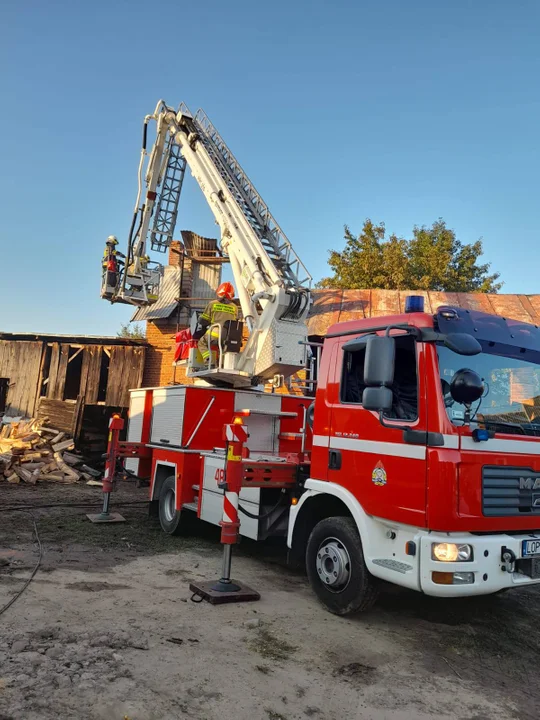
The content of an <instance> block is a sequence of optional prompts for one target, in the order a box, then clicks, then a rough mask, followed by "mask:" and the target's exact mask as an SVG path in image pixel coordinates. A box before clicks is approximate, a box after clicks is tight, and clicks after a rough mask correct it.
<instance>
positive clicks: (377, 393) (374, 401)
mask: <svg viewBox="0 0 540 720" xmlns="http://www.w3.org/2000/svg"><path fill="white" fill-rule="evenodd" d="M392 401H393V393H392V391H391V390H390V388H387V387H367V388H365V389H364V392H363V393H362V406H363V408H364V410H376V411H377V412H380V411H381V410H391V409H392Z"/></svg>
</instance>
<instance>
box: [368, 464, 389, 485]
mask: <svg viewBox="0 0 540 720" xmlns="http://www.w3.org/2000/svg"><path fill="white" fill-rule="evenodd" d="M371 481H372V483H373V484H374V485H378V486H379V487H382V486H383V485H386V470H385V469H384V465H383V464H382V462H381V461H380V460H379V462H378V463H377V464H376V465H375V467H374V468H373V472H372V473H371Z"/></svg>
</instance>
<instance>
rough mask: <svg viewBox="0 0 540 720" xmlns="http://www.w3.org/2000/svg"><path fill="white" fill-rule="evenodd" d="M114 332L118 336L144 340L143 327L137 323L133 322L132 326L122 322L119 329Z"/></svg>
mask: <svg viewBox="0 0 540 720" xmlns="http://www.w3.org/2000/svg"><path fill="white" fill-rule="evenodd" d="M116 334H117V336H118V337H121V338H131V339H132V340H144V339H145V338H146V333H145V332H144V327H143V326H142V325H139V323H135V325H133V326H132V327H130V325H129V323H122V324H121V325H120V330H119V331H118V332H117V333H116Z"/></svg>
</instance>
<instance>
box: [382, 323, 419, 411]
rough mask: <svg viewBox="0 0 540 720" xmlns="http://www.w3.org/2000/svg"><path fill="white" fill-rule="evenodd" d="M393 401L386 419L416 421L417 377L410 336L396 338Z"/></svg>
mask: <svg viewBox="0 0 540 720" xmlns="http://www.w3.org/2000/svg"><path fill="white" fill-rule="evenodd" d="M392 393H393V395H394V401H393V404H392V410H391V411H390V412H389V413H386V414H385V417H388V418H397V419H399V420H416V418H417V417H418V377H417V374H416V342H415V340H414V338H413V337H411V336H410V335H403V336H401V337H397V338H396V371H395V373H394V382H393V384H392Z"/></svg>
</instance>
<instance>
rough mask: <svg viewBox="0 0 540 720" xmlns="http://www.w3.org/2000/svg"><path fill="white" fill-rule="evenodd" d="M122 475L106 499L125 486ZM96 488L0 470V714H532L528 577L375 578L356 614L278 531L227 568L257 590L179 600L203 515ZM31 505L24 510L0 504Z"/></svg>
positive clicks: (480, 718)
mask: <svg viewBox="0 0 540 720" xmlns="http://www.w3.org/2000/svg"><path fill="white" fill-rule="evenodd" d="M145 492H146V491H145V490H142V489H136V488H135V487H133V486H130V487H124V488H123V489H122V490H121V491H119V493H118V494H117V495H116V496H115V499H114V500H115V502H116V503H118V502H120V501H122V502H124V503H127V502H138V501H141V500H143V499H144V497H145ZM74 502H81V503H85V502H87V503H95V505H96V506H98V505H99V502H100V493H99V491H98V490H96V489H94V488H87V487H85V486H83V487H80V486H77V487H73V486H71V487H56V486H49V487H39V486H38V487H37V488H31V487H22V486H11V485H7V484H6V483H2V484H0V606H3V605H4V603H5V602H6V601H7V600H9V599H10V598H11V597H12V596H13V595H14V594H15V593H16V592H17V591H18V590H19V589H20V588H21V587H22V586H23V584H24V581H25V579H26V578H27V577H28V576H29V575H30V573H31V571H32V569H33V567H34V565H35V562H36V559H37V556H38V546H37V544H36V543H35V538H33V534H32V533H33V520H32V518H35V520H36V522H37V528H38V531H39V534H40V538H41V541H42V544H43V559H42V563H41V567H40V569H39V571H38V573H37V575H36V577H35V578H34V580H33V581H32V583H31V584H30V585H29V587H28V589H27V590H26V592H25V593H24V594H23V595H22V596H21V597H20V598H19V599H18V600H17V601H16V602H15V603H14V605H12V607H11V608H9V609H8V610H7V611H6V612H5V613H4V614H3V615H1V616H0V720H8V719H9V720H49V718H51V719H52V718H54V719H55V720H57V719H58V718H62V720H68V719H71V718H73V719H77V720H78V719H79V718H81V719H82V718H84V719H85V720H88V719H91V718H98V719H103V720H124V719H125V718H129V720H176V719H178V718H188V717H189V718H193V719H195V720H293V719H303V718H315V719H316V720H341V719H342V718H351V719H353V720H360V719H364V718H365V719H370V720H409V719H410V720H425V719H427V718H438V720H446V719H447V718H448V719H449V718H453V719H454V718H455V719H459V720H461V719H462V720H466V719H467V720H488V719H489V720H506V719H507V718H520V719H521V718H523V719H525V720H527V719H532V718H537V717H538V715H539V713H538V711H537V704H538V700H539V699H540V690H539V688H538V681H537V676H536V667H537V663H538V657H539V655H538V651H539V637H540V630H539V627H538V609H537V608H538V601H539V599H540V593H539V592H536V591H531V590H529V591H522V592H519V593H508V594H506V595H501V596H498V597H494V598H485V599H482V600H476V601H451V602H448V601H439V600H435V599H430V598H425V597H423V596H420V595H418V594H416V593H410V592H406V591H401V590H397V589H392V588H389V589H388V590H387V591H385V592H384V593H383V595H382V597H381V600H380V601H379V604H378V605H377V607H376V608H375V609H374V610H373V611H371V612H370V613H368V614H365V615H360V616H358V617H355V618H353V619H340V618H337V617H334V616H332V615H330V614H328V613H327V612H326V611H325V610H323V609H322V608H321V607H320V606H319V605H318V603H317V601H316V600H315V598H314V596H313V595H312V594H311V592H310V590H309V587H308V585H307V582H306V580H305V578H304V577H303V576H302V575H300V574H295V573H293V572H292V571H290V570H288V569H287V568H286V567H285V564H284V563H285V553H284V549H283V548H282V547H280V546H276V545H273V546H260V545H256V544H252V543H247V542H246V543H243V544H242V545H241V547H240V548H239V550H238V552H237V553H236V555H235V559H234V564H233V568H234V575H235V576H236V577H237V578H239V579H241V580H243V581H245V582H247V583H248V584H250V585H251V586H253V587H255V588H257V589H258V590H259V591H260V593H261V595H262V599H261V601H260V602H258V603H251V604H244V605H229V606H220V607H212V606H210V605H208V604H206V603H202V604H196V603H194V602H191V599H190V596H191V593H190V592H189V589H188V585H189V581H190V580H192V579H195V580H197V579H212V578H214V577H215V576H216V575H217V573H218V570H219V564H220V557H221V555H220V546H219V544H218V543H217V539H218V536H217V534H216V533H215V531H214V529H210V530H208V529H205V528H204V527H202V526H201V527H199V528H197V527H196V528H194V530H192V533H193V532H194V534H191V535H190V536H189V537H177V538H171V537H168V536H165V535H164V534H163V533H162V532H161V530H160V529H159V526H158V524H157V522H156V521H155V520H154V519H149V518H148V517H147V513H146V508H145V507H144V506H143V505H123V506H122V507H119V508H118V509H119V510H121V511H122V513H123V514H124V516H125V517H126V519H127V522H126V523H125V524H123V525H110V526H106V527H103V526H95V525H91V524H90V523H88V521H87V520H86V519H85V515H84V513H85V512H89V511H90V509H89V508H83V507H62V508H43V509H38V508H36V507H35V506H37V505H40V504H44V503H45V504H54V503H74ZM19 505H24V506H25V507H30V506H33V509H32V511H31V515H28V514H26V513H22V512H15V511H13V510H9V511H6V507H13V506H19Z"/></svg>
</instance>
